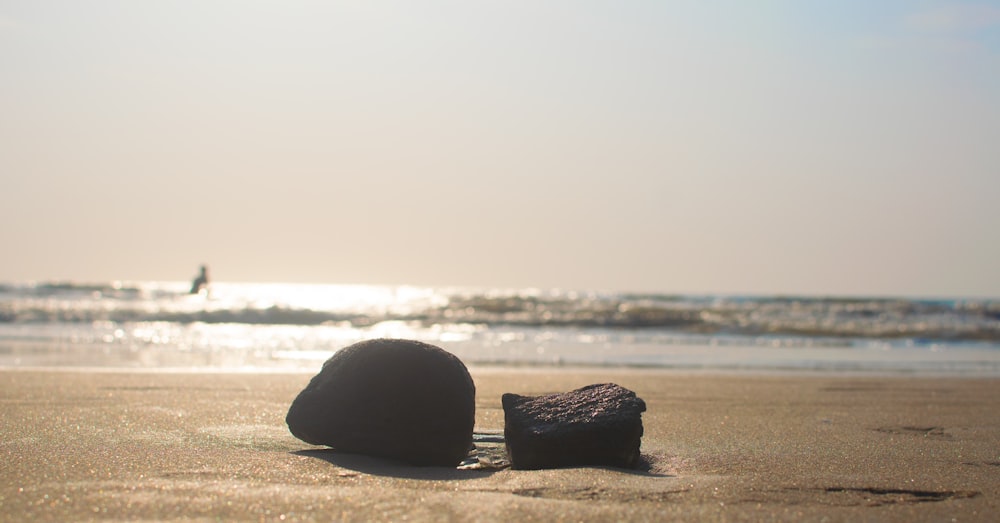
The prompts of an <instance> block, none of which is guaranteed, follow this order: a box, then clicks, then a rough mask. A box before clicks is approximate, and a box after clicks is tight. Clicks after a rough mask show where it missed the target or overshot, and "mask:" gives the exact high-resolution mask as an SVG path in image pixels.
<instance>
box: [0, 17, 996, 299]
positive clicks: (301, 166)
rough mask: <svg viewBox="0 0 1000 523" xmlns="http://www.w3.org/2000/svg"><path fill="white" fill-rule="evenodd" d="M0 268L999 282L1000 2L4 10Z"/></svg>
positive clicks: (164, 275)
mask: <svg viewBox="0 0 1000 523" xmlns="http://www.w3.org/2000/svg"><path fill="white" fill-rule="evenodd" d="M0 223H2V225H0V246H2V247H0V248H2V251H0V252H2V255H0V281H25V280H82V281H105V280H113V279H123V280H146V279H165V280H183V279H188V278H190V277H192V276H194V274H195V272H196V269H197V266H198V265H199V264H201V263H203V262H204V263H207V264H209V265H210V267H211V270H212V275H213V276H214V278H215V279H217V280H227V281H279V282H330V283H388V284H418V285H474V286H503V287H526V286H536V287H546V288H547V287H563V288H586V289H590V288H596V289H608V290H634V291H665V292H724V293H744V292H752V293H831V294H905V295H977V296H994V297H995V296H1000V3H997V2H982V3H973V2H951V1H943V2H922V1H919V0H905V1H891V0H878V1H872V0H860V1H839V0H838V1H815V2H803V1H799V0H791V1H766V0H762V1H753V2H749V1H744V0H738V1H713V2H704V1H690V2H673V1H666V0H664V1H583V0H578V1H526V2H516V1H515V2H511V1H503V2H500V1H490V2H486V1H483V2H477V1H454V2H442V1H420V2H413V1H398V2H378V1H364V2H331V1H316V2H306V1H281V2H255V1H245V0H242V1H206V0H199V1H192V2H183V1H171V2H136V1H132V0H123V1H86V2H81V1H75V0H71V1H44V0H30V1H27V0H26V1H10V0H0Z"/></svg>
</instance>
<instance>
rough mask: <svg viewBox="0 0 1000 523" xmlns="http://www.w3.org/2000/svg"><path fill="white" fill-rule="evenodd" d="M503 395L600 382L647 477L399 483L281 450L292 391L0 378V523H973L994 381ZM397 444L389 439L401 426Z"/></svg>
mask: <svg viewBox="0 0 1000 523" xmlns="http://www.w3.org/2000/svg"><path fill="white" fill-rule="evenodd" d="M472 374H473V377H474V378H475V380H476V386H477V399H476V404H477V421H476V429H477V431H495V430H502V428H503V411H502V409H501V406H500V396H501V394H502V393H504V392H516V393H519V394H530V395H536V394H542V393H550V392H563V391H566V390H570V389H573V388H576V387H579V386H583V385H587V384H591V383H600V382H615V383H618V384H620V385H622V386H625V387H628V388H630V389H632V390H634V391H636V392H637V393H638V394H639V396H640V397H642V398H643V399H644V400H645V401H646V404H647V408H648V410H647V412H646V413H645V414H644V416H643V422H644V425H645V429H646V433H645V436H644V438H643V443H642V449H643V452H644V453H645V454H646V455H647V460H648V462H649V466H648V467H647V470H638V471H630V470H619V469H607V468H575V469H560V470H544V471H515V470H510V469H502V470H490V469H487V470H454V469H444V468H417V467H409V466H405V465H401V464H398V463H394V462H390V461H385V460H380V459H375V458H368V457H364V456H356V455H350V454H344V453H338V452H333V451H330V450H323V449H320V448H318V447H313V446H310V445H307V444H304V443H302V442H300V441H298V440H296V439H295V438H294V437H292V436H291V435H290V434H289V433H288V430H287V428H286V427H285V424H284V416H285V412H286V410H287V408H288V405H289V403H290V402H291V401H292V399H293V398H294V397H295V395H296V394H297V393H298V391H299V390H301V388H302V387H303V386H305V384H306V382H308V380H309V378H310V377H311V376H310V375H307V374H202V373H126V372H80V371H0V391H2V393H0V409H2V410H0V412H2V419H0V439H2V443H0V445H2V449H3V453H2V459H3V465H2V467H0V520H3V521H15V520H16V521H22V520H28V519H30V520H37V521H85V520H112V519H113V520H133V521H134V520H156V521H164V520H167V521H170V520H184V521H193V520H206V521H207V520H220V519H221V520H252V521H257V520H267V521H302V520H305V521H314V520H315V521H339V520H343V521H373V520H382V521H389V520H391V521H399V520H403V519H408V520H416V521H447V520H453V521H505V520H514V521H614V520H632V521H652V520H663V519H667V518H670V519H676V520H679V521H692V520H713V521H761V520H786V521H803V520H804V521H810V520H811V521H819V520H827V521H863V520H878V521H951V520H953V519H954V520H957V521H990V520H994V518H996V517H997V514H998V513H1000V503H998V499H1000V379H958V378H955V379H951V378H923V377H887V378H884V377H851V376H833V375H817V376H746V375H732V376H726V375H690V374H678V373H674V372H667V371H644V370H616V369H611V370H605V369H584V370H565V369H493V368H478V369H477V368H474V369H472ZM400 437H406V432H405V428H404V427H401V431H400Z"/></svg>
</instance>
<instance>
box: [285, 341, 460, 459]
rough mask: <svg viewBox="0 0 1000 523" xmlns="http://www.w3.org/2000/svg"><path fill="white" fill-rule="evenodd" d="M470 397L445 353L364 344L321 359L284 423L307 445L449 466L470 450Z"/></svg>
mask: <svg viewBox="0 0 1000 523" xmlns="http://www.w3.org/2000/svg"><path fill="white" fill-rule="evenodd" d="M475 396H476V387H475V385H474V384H473V382H472V377H471V376H469V371H468V369H466V368H465V365H464V364H463V363H462V362H461V360H459V359H458V358H456V357H455V356H454V355H452V354H451V353H448V352H445V351H444V350H442V349H440V348H438V347H435V346H433V345H429V344H426V343H422V342H419V341H412V340H391V339H379V340H369V341H363V342H360V343H356V344H354V345H351V346H349V347H346V348H344V349H342V350H340V351H339V352H337V353H336V354H334V355H333V357H331V358H330V359H329V360H327V361H326V363H324V364H323V369H322V370H321V371H320V372H319V374H317V375H316V376H315V377H313V379H312V381H310V382H309V385H307V386H306V388H305V389H303V390H302V392H300V393H299V395H298V397H296V398H295V401H293V402H292V406H291V408H289V409H288V416H286V418H285V421H286V422H287V423H288V429H289V430H290V431H291V432H292V434H293V435H295V437H297V438H299V439H301V440H303V441H305V442H307V443H312V444H314V445H327V446H330V447H333V448H335V449H338V450H343V451H347V452H354V453H359V454H367V455H371V456H383V457H389V458H394V459H399V460H403V461H406V462H409V463H412V464H414V465H438V466H456V465H458V464H459V463H460V462H461V461H462V460H463V459H464V458H465V457H466V456H467V455H468V453H469V449H470V448H471V446H472V429H473V426H474V425H475V418H476V398H475Z"/></svg>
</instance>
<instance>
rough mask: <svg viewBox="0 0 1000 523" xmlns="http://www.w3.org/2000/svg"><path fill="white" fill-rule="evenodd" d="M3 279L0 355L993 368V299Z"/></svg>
mask: <svg viewBox="0 0 1000 523" xmlns="http://www.w3.org/2000/svg"><path fill="white" fill-rule="evenodd" d="M188 290H189V283H188V282H153V281H146V282H110V283H98V284H82V283H64V282H48V283H8V284H0V368H39V367H45V368H53V367H56V368H117V369H152V370H188V371H203V370H204V371H261V372H271V371H279V372H281V371H293V372H299V371H302V372H314V371H316V370H318V369H319V367H320V366H321V365H322V362H323V361H325V360H326V359H327V358H329V357H330V356H331V355H332V354H333V353H334V352H336V351H337V350H339V349H341V348H343V347H345V346H347V345H350V344H351V343H354V342H357V341H360V340H364V339H369V338H376V337H395V338H411V339H418V340H422V341H426V342H429V343H433V344H435V345H438V346H440V347H442V348H444V349H446V350H448V351H450V352H452V353H454V354H456V355H457V356H458V357H459V358H461V359H462V360H463V361H464V362H465V363H466V364H467V365H469V366H517V367H534V368H538V367H551V366H573V367H577V366H583V367H590V366H603V367H633V368H643V367H648V368H666V369H679V370H685V371H709V372H719V371H721V372H810V373H811V372H849V373H879V374H943V375H962V376H1000V300H992V299H914V298H898V297H824V296H729V295H686V294H684V295H674V294H644V293H623V292H604V291H593V290H560V289H488V288H440V287H419V286H377V285H374V286H373V285H326V284H324V285H308V284H259V283H252V284H242V283H225V282H213V283H212V284H211V285H210V286H209V288H208V290H207V292H205V291H203V292H201V293H198V294H189V293H188Z"/></svg>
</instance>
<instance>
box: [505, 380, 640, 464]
mask: <svg viewBox="0 0 1000 523" xmlns="http://www.w3.org/2000/svg"><path fill="white" fill-rule="evenodd" d="M502 401H503V410H504V417H505V425H506V426H505V428H504V437H505V439H506V440H507V452H508V453H509V454H510V464H511V467H512V468H515V469H545V468H557V467H572V466H583V465H605V466H612V467H622V468H635V467H636V466H638V464H639V444H640V440H641V439H642V413H643V412H644V411H645V410H646V403H645V402H644V401H642V400H641V399H640V398H638V397H637V396H636V395H635V393H634V392H632V391H630V390H628V389H626V388H624V387H621V386H619V385H615V384H614V383H603V384H598V385H588V386H586V387H583V388H582V389H577V390H574V391H570V392H567V393H565V394H552V395H549V396H538V397H528V396H519V395H517V394H504V395H503V398H502Z"/></svg>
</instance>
